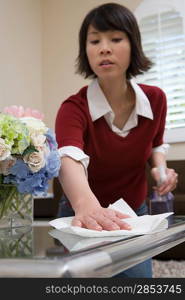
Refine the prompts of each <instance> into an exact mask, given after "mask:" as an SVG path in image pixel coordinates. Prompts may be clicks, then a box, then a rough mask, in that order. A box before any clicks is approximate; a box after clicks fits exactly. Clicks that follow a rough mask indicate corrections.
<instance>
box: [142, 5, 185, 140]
mask: <svg viewBox="0 0 185 300" xmlns="http://www.w3.org/2000/svg"><path fill="white" fill-rule="evenodd" d="M139 27H140V31H141V36H142V44H143V49H144V52H145V54H146V56H148V57H149V58H150V59H151V60H152V62H153V63H154V66H153V67H152V68H151V69H150V70H149V71H148V72H146V73H145V74H144V75H142V76H139V77H138V81H139V82H142V83H146V84H149V85H157V86H159V87H161V88H162V89H163V90H164V92H165V93H166V95H167V105H168V111H167V119H166V132H167V133H168V131H170V133H171V132H173V133H175V136H176V132H177V130H176V129H182V130H183V131H182V130H181V139H180V140H183V141H185V34H184V26H183V19H182V17H181V15H180V12H178V11H176V10H174V9H172V10H168V11H163V12H158V13H153V14H150V15H147V16H145V17H143V18H141V19H140V21H139ZM173 140H175V139H174V138H173V139H171V141H172V142H173Z"/></svg>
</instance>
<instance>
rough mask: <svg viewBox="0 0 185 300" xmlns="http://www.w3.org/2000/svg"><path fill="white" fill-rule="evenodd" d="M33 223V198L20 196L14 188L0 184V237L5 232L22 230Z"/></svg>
mask: <svg viewBox="0 0 185 300" xmlns="http://www.w3.org/2000/svg"><path fill="white" fill-rule="evenodd" d="M32 222H33V196H32V195H31V194H21V193H19V192H18V190H17V188H16V186H14V185H11V184H0V236H1V235H2V232H4V231H6V232H7V234H8V235H10V234H11V233H12V230H13V229H18V228H19V229H21V228H22V229H23V230H24V228H25V227H28V226H31V225H32Z"/></svg>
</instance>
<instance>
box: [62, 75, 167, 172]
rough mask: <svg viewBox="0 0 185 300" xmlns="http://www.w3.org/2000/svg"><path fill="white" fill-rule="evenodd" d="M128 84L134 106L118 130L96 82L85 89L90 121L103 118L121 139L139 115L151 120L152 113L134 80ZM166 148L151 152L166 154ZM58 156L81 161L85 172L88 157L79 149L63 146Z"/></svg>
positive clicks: (135, 124)
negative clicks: (133, 95)
mask: <svg viewBox="0 0 185 300" xmlns="http://www.w3.org/2000/svg"><path fill="white" fill-rule="evenodd" d="M130 84H131V86H132V88H133V90H134V92H135V96H136V105H135V107H134V109H133V111H132V113H131V114H130V116H129V118H128V120H127V122H126V124H125V125H124V127H123V128H122V129H119V128H118V127H116V126H115V125H114V124H113V121H114V112H113V110H112V108H111V106H110V105H109V103H108V101H107V99H106V97H105V95H104V93H103V91H102V90H101V88H100V86H99V83H98V80H97V79H94V80H93V81H92V82H91V83H90V85H89V86H88V88H87V102H88V106H89V112H90V115H91V118H92V121H93V122H94V121H96V120H97V119H99V118H101V117H104V118H105V120H106V122H107V123H108V125H109V127H110V128H111V130H112V131H113V132H115V133H116V134H118V135H120V136H122V137H125V136H127V135H128V134H129V132H130V130H131V129H132V128H134V127H136V126H137V125H138V116H139V115H140V116H143V117H145V118H149V119H151V120H153V112H152V109H151V106H150V102H149V100H148V98H147V96H146V95H145V93H144V92H143V90H142V89H141V88H140V86H139V85H138V84H137V83H136V82H135V81H134V79H131V80H130ZM168 148H169V145H168V144H162V145H160V146H158V147H155V148H153V149H152V150H153V152H162V153H164V154H166V153H167V151H168ZM59 154H60V156H61V157H64V156H69V157H71V158H73V159H75V160H77V161H81V163H82V164H83V165H84V167H85V170H86V171H87V167H88V164H89V156H88V155H86V154H85V153H84V152H83V151H82V150H81V149H80V148H77V147H74V146H64V147H62V148H60V149H59Z"/></svg>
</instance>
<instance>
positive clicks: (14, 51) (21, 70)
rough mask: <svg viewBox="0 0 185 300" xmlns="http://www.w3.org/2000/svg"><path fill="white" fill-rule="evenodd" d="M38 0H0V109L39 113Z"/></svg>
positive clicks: (39, 10) (40, 22)
mask: <svg viewBox="0 0 185 300" xmlns="http://www.w3.org/2000/svg"><path fill="white" fill-rule="evenodd" d="M41 24H42V19H41V1H40V0H0V110H1V109H2V108H3V107H4V106H6V105H13V104H15V105H23V106H25V107H27V106H30V107H32V108H37V109H39V110H43V105H42V70H41V64H42V59H41V54H42V51H41V47H42V36H41V31H42V26H41Z"/></svg>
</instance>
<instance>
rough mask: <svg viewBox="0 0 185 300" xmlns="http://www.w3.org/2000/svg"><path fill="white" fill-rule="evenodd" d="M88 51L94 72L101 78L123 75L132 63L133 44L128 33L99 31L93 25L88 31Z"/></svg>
mask: <svg viewBox="0 0 185 300" xmlns="http://www.w3.org/2000/svg"><path fill="white" fill-rule="evenodd" d="M86 53H87V57H88V61H89V64H90V66H91V69H92V70H93V72H94V73H95V74H96V75H97V77H98V78H100V79H106V78H107V79H110V78H116V77H122V78H123V75H124V74H125V77H126V71H127V69H128V67H129V65H130V54H131V46H130V41H129V38H128V36H127V35H126V33H124V32H123V31H117V30H108V31H105V32H102V31H98V30H97V29H95V28H94V27H93V26H92V25H90V26H89V28H88V32H87V42H86Z"/></svg>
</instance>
